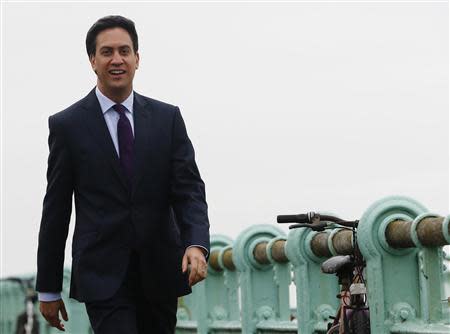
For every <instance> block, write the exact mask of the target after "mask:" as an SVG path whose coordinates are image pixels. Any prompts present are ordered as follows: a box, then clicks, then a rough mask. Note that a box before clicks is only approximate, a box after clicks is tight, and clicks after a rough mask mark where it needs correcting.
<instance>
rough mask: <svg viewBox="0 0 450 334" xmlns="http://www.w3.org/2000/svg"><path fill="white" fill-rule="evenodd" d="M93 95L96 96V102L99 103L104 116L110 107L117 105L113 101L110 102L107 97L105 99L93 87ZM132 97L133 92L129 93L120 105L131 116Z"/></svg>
mask: <svg viewBox="0 0 450 334" xmlns="http://www.w3.org/2000/svg"><path fill="white" fill-rule="evenodd" d="M95 95H97V99H98V102H99V103H100V107H101V108H102V112H103V114H105V113H106V112H107V111H109V110H110V109H111V108H112V106H114V105H115V104H117V103H116V102H114V101H113V100H111V99H110V98H109V97H106V96H105V95H104V94H103V93H102V92H101V91H100V89H98V87H95ZM133 97H134V92H133V91H131V94H130V95H129V96H128V97H127V98H126V99H125V101H123V102H122V103H121V105H123V106H124V107H125V108H127V110H128V111H129V112H130V113H131V114H133Z"/></svg>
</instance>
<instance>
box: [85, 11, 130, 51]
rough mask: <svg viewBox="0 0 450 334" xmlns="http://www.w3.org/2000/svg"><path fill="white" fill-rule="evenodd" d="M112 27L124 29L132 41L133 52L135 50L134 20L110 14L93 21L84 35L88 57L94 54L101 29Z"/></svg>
mask: <svg viewBox="0 0 450 334" xmlns="http://www.w3.org/2000/svg"><path fill="white" fill-rule="evenodd" d="M112 28H122V29H125V30H126V31H127V32H128V34H129V35H130V38H131V41H132V42H133V49H134V52H135V53H136V52H137V50H138V35H137V32H136V28H135V26H134V22H133V21H131V20H130V19H127V18H126V17H123V16H120V15H110V16H105V17H102V18H101V19H99V20H98V21H97V22H95V23H94V24H93V25H92V27H91V28H90V29H89V31H88V33H87V35H86V51H87V54H88V56H89V58H90V57H91V56H94V55H95V50H96V47H97V35H98V34H99V33H100V32H102V31H103V30H107V29H112Z"/></svg>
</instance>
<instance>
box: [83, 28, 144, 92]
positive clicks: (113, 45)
mask: <svg viewBox="0 0 450 334" xmlns="http://www.w3.org/2000/svg"><path fill="white" fill-rule="evenodd" d="M96 42H97V43H96V49H95V55H94V56H91V58H90V62H91V65H92V68H93V69H94V71H95V72H96V73H97V85H98V88H99V89H100V90H101V91H102V92H103V93H104V94H108V95H113V96H121V95H123V94H130V93H131V90H132V87H133V78H134V72H135V71H136V69H137V68H138V65H139V54H138V53H137V52H136V53H135V52H134V49H133V42H132V41H131V38H130V35H129V34H128V32H127V31H126V30H124V29H122V28H112V29H107V30H103V31H102V32H100V33H99V34H98V35H97V40H96Z"/></svg>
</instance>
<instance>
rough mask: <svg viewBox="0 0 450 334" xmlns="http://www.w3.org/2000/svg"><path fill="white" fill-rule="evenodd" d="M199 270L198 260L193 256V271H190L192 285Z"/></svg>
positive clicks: (190, 283)
mask: <svg viewBox="0 0 450 334" xmlns="http://www.w3.org/2000/svg"><path fill="white" fill-rule="evenodd" d="M197 272H198V260H197V259H196V258H193V259H192V260H191V272H190V273H189V285H190V286H192V285H193V284H195V283H194V281H195V276H197Z"/></svg>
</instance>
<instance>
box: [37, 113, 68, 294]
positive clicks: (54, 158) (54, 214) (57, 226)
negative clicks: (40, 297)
mask: <svg viewBox="0 0 450 334" xmlns="http://www.w3.org/2000/svg"><path fill="white" fill-rule="evenodd" d="M58 121H59V120H58V119H57V118H56V117H55V116H51V117H50V118H49V121H48V123H49V130H50V134H49V137H48V145H49V149H50V153H49V157H48V167H47V190H46V194H45V197H44V203H43V210H42V219H41V225H40V230H39V246H38V255H37V277H36V290H37V291H40V292H60V291H62V282H63V270H64V268H63V267H64V250H65V246H66V239H67V234H68V230H69V222H70V215H71V212H72V194H73V188H74V186H73V166H72V161H71V157H70V153H69V147H68V145H67V142H66V141H65V139H64V131H63V129H62V127H61V124H60V123H59V122H58Z"/></svg>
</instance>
